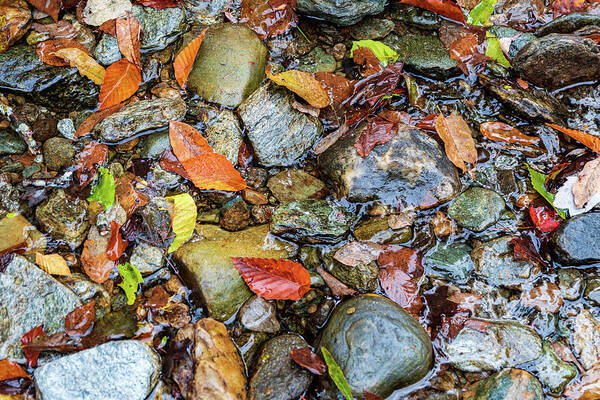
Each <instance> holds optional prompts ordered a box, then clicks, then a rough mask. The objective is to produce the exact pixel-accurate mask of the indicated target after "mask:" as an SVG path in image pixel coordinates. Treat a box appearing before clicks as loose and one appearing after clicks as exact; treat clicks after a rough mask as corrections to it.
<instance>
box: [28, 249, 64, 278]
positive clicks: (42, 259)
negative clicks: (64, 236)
mask: <svg viewBox="0 0 600 400" xmlns="http://www.w3.org/2000/svg"><path fill="white" fill-rule="evenodd" d="M35 263H36V264H37V265H38V267H40V268H41V269H42V270H44V271H46V272H47V273H49V274H50V275H60V276H70V275H71V270H70V269H69V266H68V265H67V262H66V261H65V259H64V258H62V257H61V256H60V254H41V253H35Z"/></svg>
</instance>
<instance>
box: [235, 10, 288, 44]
mask: <svg viewBox="0 0 600 400" xmlns="http://www.w3.org/2000/svg"><path fill="white" fill-rule="evenodd" d="M295 8H296V0H266V1H265V0H242V4H241V8H240V20H239V23H241V24H244V25H246V26H247V27H248V28H250V29H252V30H253V31H254V32H256V34H257V35H258V36H259V37H260V38H261V39H263V40H265V39H266V38H269V37H272V36H277V35H280V34H282V33H285V32H287V31H289V30H290V29H291V28H293V27H295V26H296V24H297V23H298V16H297V15H296V12H295V11H294V9H295Z"/></svg>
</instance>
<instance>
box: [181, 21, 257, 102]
mask: <svg viewBox="0 0 600 400" xmlns="http://www.w3.org/2000/svg"><path fill="white" fill-rule="evenodd" d="M187 39H188V41H191V40H192V39H193V37H189V38H187ZM185 42H186V40H185V37H184V44H185ZM266 64H267V48H266V47H265V45H264V44H263V42H262V40H260V38H259V37H258V36H257V35H256V33H254V32H253V31H251V30H250V29H249V28H247V27H245V26H243V25H238V24H216V25H211V26H210V28H208V31H206V35H205V36H204V40H203V41H202V46H200V50H199V51H198V55H197V57H196V62H195V63H194V67H193V68H192V71H191V72H190V76H189V78H188V82H187V87H188V89H189V90H190V91H191V92H192V93H195V94H197V95H199V96H201V97H202V98H203V99H204V100H207V101H211V102H214V103H218V104H220V105H222V106H226V107H237V106H238V105H239V104H240V103H241V102H242V101H244V100H245V99H246V98H247V97H248V96H250V94H251V93H252V92H254V91H255V90H256V89H257V88H258V87H259V86H260V84H261V82H262V81H263V79H264V78H265V66H266Z"/></svg>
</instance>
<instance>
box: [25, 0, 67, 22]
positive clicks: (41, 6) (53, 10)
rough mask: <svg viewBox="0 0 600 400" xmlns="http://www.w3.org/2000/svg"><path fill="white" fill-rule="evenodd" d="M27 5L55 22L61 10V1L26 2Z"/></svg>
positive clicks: (38, 0)
mask: <svg viewBox="0 0 600 400" xmlns="http://www.w3.org/2000/svg"><path fill="white" fill-rule="evenodd" d="M27 1H28V2H29V4H31V5H32V6H34V7H35V8H37V9H38V10H40V11H41V12H43V13H46V14H48V15H49V16H51V17H52V19H53V20H54V21H55V22H57V21H58V14H59V13H60V10H61V9H62V4H63V0H27Z"/></svg>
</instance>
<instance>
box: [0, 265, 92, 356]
mask: <svg viewBox="0 0 600 400" xmlns="http://www.w3.org/2000/svg"><path fill="white" fill-rule="evenodd" d="M80 305H81V302H80V301H79V298H78V297H77V295H76V294H75V293H73V292H72V291H71V290H70V289H68V288H67V287H66V286H64V285H63V284H61V283H59V282H58V281H57V280H56V279H54V278H53V277H52V276H50V275H49V274H47V273H46V272H44V271H43V270H42V269H40V268H38V267H37V266H36V265H33V264H32V263H30V262H28V261H27V260H26V259H25V258H23V257H21V256H15V257H14V258H13V260H12V261H11V262H10V264H8V266H7V267H6V269H5V270H4V272H2V273H0V360H1V359H4V358H8V359H10V360H15V361H18V362H23V361H24V360H25V356H24V354H23V351H22V350H21V337H22V336H23V335H24V334H25V333H27V332H29V331H30V330H31V329H33V328H35V327H36V326H39V325H43V326H44V332H46V333H47V334H52V333H55V332H58V331H62V330H64V317H65V315H67V314H68V313H69V312H71V311H72V310H73V309H75V308H77V307H79V306H80Z"/></svg>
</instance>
